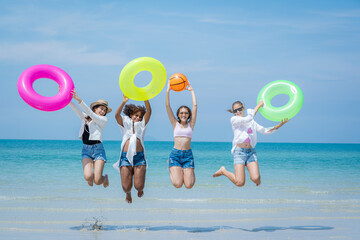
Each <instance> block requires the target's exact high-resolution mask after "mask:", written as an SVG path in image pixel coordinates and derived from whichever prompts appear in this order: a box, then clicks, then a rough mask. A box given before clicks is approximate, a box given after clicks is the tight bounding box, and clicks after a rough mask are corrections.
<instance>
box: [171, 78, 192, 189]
mask: <svg viewBox="0 0 360 240" xmlns="http://www.w3.org/2000/svg"><path fill="white" fill-rule="evenodd" d="M170 90H171V88H170V81H169V83H168V87H167V91H166V100H165V104H166V111H167V114H168V116H169V120H170V123H171V125H172V127H173V130H174V148H173V149H172V151H171V153H170V157H169V160H168V165H169V172H170V179H171V182H172V184H173V185H174V187H176V188H181V187H182V185H185V187H186V188H187V189H190V188H192V187H193V186H194V184H195V172H194V168H195V166H194V157H193V154H192V151H191V139H192V134H193V129H194V126H195V122H196V113H197V103H196V97H195V92H194V89H193V88H192V87H191V85H190V83H189V82H188V87H187V90H189V91H190V93H191V96H192V102H193V107H192V110H191V109H190V108H189V107H187V106H185V105H182V106H180V107H179V108H178V110H177V112H176V117H175V116H174V113H173V111H172V109H171V107H170V97H169V94H170Z"/></svg>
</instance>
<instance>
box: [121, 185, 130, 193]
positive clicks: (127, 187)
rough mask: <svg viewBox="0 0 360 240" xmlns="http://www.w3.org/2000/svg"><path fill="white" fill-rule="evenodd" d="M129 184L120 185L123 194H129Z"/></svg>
mask: <svg viewBox="0 0 360 240" xmlns="http://www.w3.org/2000/svg"><path fill="white" fill-rule="evenodd" d="M131 188H132V186H131V184H122V189H123V190H124V192H126V193H127V192H131Z"/></svg>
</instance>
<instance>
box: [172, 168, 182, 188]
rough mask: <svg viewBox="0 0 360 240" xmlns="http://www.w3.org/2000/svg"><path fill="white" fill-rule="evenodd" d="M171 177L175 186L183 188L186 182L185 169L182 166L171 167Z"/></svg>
mask: <svg viewBox="0 0 360 240" xmlns="http://www.w3.org/2000/svg"><path fill="white" fill-rule="evenodd" d="M169 171H170V179H171V182H172V184H173V185H174V187H176V188H181V187H182V185H183V183H184V171H183V169H182V167H169Z"/></svg>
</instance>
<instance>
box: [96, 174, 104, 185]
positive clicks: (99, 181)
mask: <svg viewBox="0 0 360 240" xmlns="http://www.w3.org/2000/svg"><path fill="white" fill-rule="evenodd" d="M94 183H95V184H96V185H100V184H102V183H103V176H99V177H98V176H95V178H94Z"/></svg>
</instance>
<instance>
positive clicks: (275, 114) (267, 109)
mask: <svg viewBox="0 0 360 240" xmlns="http://www.w3.org/2000/svg"><path fill="white" fill-rule="evenodd" d="M279 94H286V95H288V96H289V98H290V99H289V102H288V103H287V104H286V105H284V106H282V107H274V106H272V105H271V100H272V99H273V97H275V96H276V95H279ZM260 100H263V101H264V107H262V108H260V109H259V112H260V113H261V115H263V116H264V117H265V118H267V119H269V120H270V121H281V120H283V119H284V118H289V119H290V118H292V117H294V116H295V115H296V114H297V113H298V112H299V111H300V109H301V107H302V105H303V102H304V96H303V93H302V91H301V89H300V88H299V87H298V86H297V85H296V84H295V83H292V82H290V81H287V80H277V81H273V82H271V83H269V84H267V85H266V86H265V87H263V89H261V91H260V93H259V95H258V97H257V102H258V103H259V101H260Z"/></svg>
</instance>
